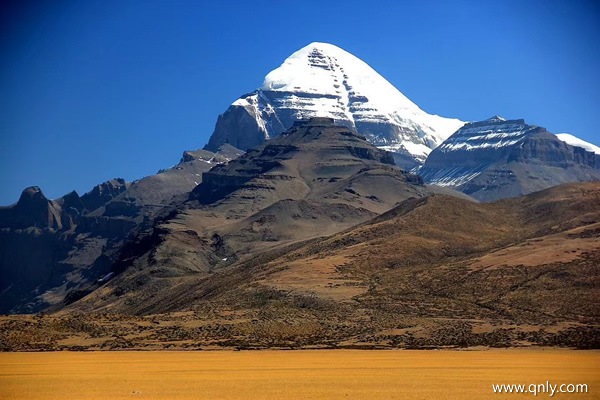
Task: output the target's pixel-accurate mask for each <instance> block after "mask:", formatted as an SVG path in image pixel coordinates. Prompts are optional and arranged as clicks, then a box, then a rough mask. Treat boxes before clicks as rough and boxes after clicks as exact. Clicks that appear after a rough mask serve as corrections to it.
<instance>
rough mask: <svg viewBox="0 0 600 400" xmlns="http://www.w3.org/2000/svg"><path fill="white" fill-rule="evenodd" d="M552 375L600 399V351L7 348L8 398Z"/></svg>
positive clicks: (222, 395) (458, 382) (395, 386)
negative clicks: (9, 350) (14, 350)
mask: <svg viewBox="0 0 600 400" xmlns="http://www.w3.org/2000/svg"><path fill="white" fill-rule="evenodd" d="M546 381H550V382H551V383H553V384H560V383H585V384H587V385H588V387H589V390H590V392H589V393H588V394H587V395H583V396H582V395H575V394H565V395H555V396H554V397H552V398H557V399H561V398H565V399H577V398H585V399H600V352H597V351H568V350H492V351H354V350H333V351H324V350H319V351H254V352H245V351H240V352H229V351H214V352H166V351H161V352H51V353H0V398H2V399H28V400H35V399H56V400H59V399H60V400H65V399H78V400H85V399H173V400H177V399H408V400H411V399H415V400H416V399H451V400H452V399H461V400H468V399H483V398H486V399H494V398H498V399H501V398H510V399H519V398H536V397H534V396H533V395H531V394H529V395H516V394H510V395H507V394H503V395H501V394H494V393H493V391H492V386H491V385H492V384H493V383H525V384H529V383H545V382H546ZM540 397H541V398H546V397H549V396H548V394H543V393H542V394H538V396H537V398H540Z"/></svg>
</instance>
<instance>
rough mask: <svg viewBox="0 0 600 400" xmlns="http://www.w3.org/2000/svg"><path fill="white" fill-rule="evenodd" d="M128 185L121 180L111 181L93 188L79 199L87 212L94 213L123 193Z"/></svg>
mask: <svg viewBox="0 0 600 400" xmlns="http://www.w3.org/2000/svg"><path fill="white" fill-rule="evenodd" d="M130 185H131V184H130V183H129V182H125V180H124V179H122V178H116V179H111V180H110V181H106V182H104V183H101V184H100V185H96V186H94V188H93V189H92V190H91V191H90V192H88V193H86V194H84V195H83V196H82V197H81V201H82V202H83V204H85V206H86V208H87V210H88V211H94V210H95V209H97V208H98V207H101V206H102V205H104V204H106V203H107V202H109V201H110V200H112V199H113V198H115V197H117V196H118V195H119V194H121V193H123V192H124V191H125V190H127V189H128V188H129V186H130Z"/></svg>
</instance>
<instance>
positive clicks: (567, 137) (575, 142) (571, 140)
mask: <svg viewBox="0 0 600 400" xmlns="http://www.w3.org/2000/svg"><path fill="white" fill-rule="evenodd" d="M556 137H557V138H559V139H560V140H562V141H563V142H565V143H566V144H570V145H571V146H577V147H582V148H584V149H586V150H587V151H591V152H592V153H596V154H599V155H600V147H598V146H596V145H595V144H591V143H589V142H586V141H585V140H582V139H579V138H578V137H576V136H573V135H571V134H569V133H557V134H556Z"/></svg>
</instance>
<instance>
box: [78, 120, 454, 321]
mask: <svg viewBox="0 0 600 400" xmlns="http://www.w3.org/2000/svg"><path fill="white" fill-rule="evenodd" d="M435 190H437V189H436V188H429V187H427V186H425V185H424V184H423V182H422V180H421V179H420V178H419V177H418V176H416V175H413V174H410V173H407V172H405V171H403V170H401V169H399V168H398V167H397V166H395V165H394V162H393V157H392V156H391V154H390V153H387V152H385V151H382V150H379V149H377V148H376V147H374V146H372V145H371V144H369V143H368V142H367V141H366V139H365V138H364V137H363V136H361V135H359V134H357V133H356V132H355V131H354V130H352V129H350V128H347V127H344V126H337V125H335V124H334V122H333V120H332V119H328V118H313V119H311V120H309V121H301V122H298V123H297V124H296V125H295V126H293V127H292V128H291V129H290V130H288V131H287V132H285V133H283V134H281V135H280V136H278V137H276V138H274V139H272V140H270V141H268V142H267V143H265V144H263V145H262V146H259V147H256V148H254V149H252V150H250V151H248V152H247V153H246V154H244V155H242V156H241V157H239V158H237V159H235V160H233V161H231V162H230V163H228V164H222V165H219V166H216V167H214V168H213V169H211V170H210V171H208V172H206V173H204V174H203V178H202V183H201V184H199V185H198V186H197V187H196V188H195V189H194V190H193V191H192V192H191V195H190V198H189V200H188V201H187V202H186V203H183V204H181V205H180V206H178V207H177V210H176V211H174V212H173V213H171V214H170V215H169V216H168V217H167V218H166V219H163V220H160V221H158V222H157V224H156V225H155V227H154V229H153V230H151V231H149V232H148V233H147V234H145V235H140V236H139V237H138V238H137V239H136V240H135V241H134V242H132V243H130V244H129V245H128V246H126V248H124V250H123V252H122V253H121V259H120V260H119V262H117V263H116V264H115V265H114V266H113V270H115V271H117V272H120V273H121V274H120V275H119V276H118V277H117V278H115V279H114V280H113V281H112V282H111V283H110V284H108V285H106V286H104V287H103V288H102V289H101V290H98V291H96V292H94V293H92V294H91V295H90V296H87V297H86V298H85V299H83V300H82V301H81V302H78V303H77V304H78V306H77V307H83V308H85V309H90V310H95V311H99V310H103V309H105V308H110V309H111V310H115V311H116V310H121V311H122V312H127V313H133V312H149V311H150V310H152V312H162V311H164V310H165V306H166V305H165V304H164V303H161V302H158V303H157V302H156V300H157V299H158V296H159V293H164V294H167V293H170V291H171V290H172V288H174V287H178V286H180V285H182V284H184V283H185V282H187V281H188V280H189V279H197V278H199V277H208V276H211V275H212V274H214V273H215V272H216V271H221V270H225V269H227V268H229V267H230V266H231V265H233V264H235V263H238V262H240V261H241V260H243V259H246V258H248V257H254V256H256V255H257V254H258V253H260V252H262V251H267V250H273V249H276V248H281V247H282V246H285V245H291V244H293V243H297V242H298V241H302V240H307V239H311V238H317V237H320V236H322V235H324V234H332V233H335V232H339V231H340V230H343V229H347V228H350V227H352V226H354V225H356V224H358V223H361V222H364V221H367V220H369V219H371V218H373V217H374V216H376V215H378V214H381V213H382V212H385V211H387V210H389V209H390V208H392V207H394V206H395V205H396V204H398V202H400V201H403V200H405V199H407V198H410V197H423V196H426V195H428V194H431V193H433V192H434V191H435ZM457 195H460V194H457ZM73 307H75V306H73Z"/></svg>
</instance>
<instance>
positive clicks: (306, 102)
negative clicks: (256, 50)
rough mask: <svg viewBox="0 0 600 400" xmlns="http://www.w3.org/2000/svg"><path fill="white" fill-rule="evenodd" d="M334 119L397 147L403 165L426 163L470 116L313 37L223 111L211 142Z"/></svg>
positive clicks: (254, 138)
mask: <svg viewBox="0 0 600 400" xmlns="http://www.w3.org/2000/svg"><path fill="white" fill-rule="evenodd" d="M310 117H327V118H333V119H334V120H335V121H336V123H341V124H344V125H346V126H348V127H351V128H354V129H356V131H358V132H359V133H360V134H362V135H364V136H365V137H367V140H369V142H371V143H372V144H374V145H376V146H378V147H383V148H385V149H386V150H389V151H392V152H394V153H395V156H396V161H397V163H398V164H399V165H401V166H403V167H405V168H406V167H413V166H415V165H419V164H422V163H423V162H424V161H425V158H426V157H427V155H428V154H429V152H430V151H431V149H433V148H435V147H436V146H437V145H439V144H440V143H441V142H442V141H443V140H444V139H446V138H447V137H448V136H450V135H451V134H452V133H454V132H455V131H456V130H457V129H458V128H459V127H461V126H462V125H463V124H464V122H462V121H460V120H458V119H450V118H443V117H439V116H437V115H431V114H427V113H426V112H424V111H423V110H421V109H420V108H419V107H418V106H417V105H416V104H414V103H413V102H411V101H410V100H409V99H408V98H406V97H405V96H404V95H403V94H402V93H400V92H399V91H398V90H397V89H396V88H395V87H394V86H392V85H391V84H390V83H389V82H388V81H386V80H385V78H383V77H382V76H381V75H379V74H378V73H377V72H376V71H374V70H373V69H372V68H371V67H370V66H369V65H367V64H366V63H365V62H363V61H362V60H360V59H358V58H357V57H355V56H353V55H352V54H350V53H348V52H346V51H344V50H342V49H340V48H339V47H336V46H334V45H331V44H328V43H311V44H309V45H308V46H306V47H304V48H302V49H300V50H298V51H297V52H295V53H294V54H292V55H291V56H290V57H288V58H287V59H286V60H285V61H284V62H283V64H282V65H281V66H280V67H279V68H277V69H275V70H273V71H271V72H270V73H269V74H267V76H266V77H265V80H264V82H263V84H262V86H261V87H260V88H259V89H257V90H256V91H254V92H252V93H249V94H246V95H244V96H242V97H240V98H239V99H238V100H236V101H235V102H233V104H232V105H231V106H230V107H229V108H228V109H227V110H226V111H225V112H224V113H223V114H222V115H220V116H219V118H218V120H217V123H216V126H215V131H214V133H213V134H212V136H211V138H210V140H209V142H208V144H207V145H206V148H207V149H209V150H214V149H216V148H217V147H218V146H220V145H222V144H223V143H229V144H232V145H233V146H235V147H237V148H240V149H243V150H247V149H249V148H251V147H254V146H256V145H259V144H261V143H263V142H264V141H265V140H267V139H269V138H273V137H275V136H277V135H279V134H280V133H281V132H283V131H285V130H287V129H288V128H290V127H291V126H292V125H293V124H294V121H296V120H300V119H307V118H310Z"/></svg>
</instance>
